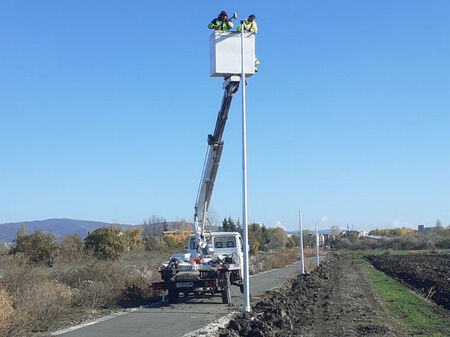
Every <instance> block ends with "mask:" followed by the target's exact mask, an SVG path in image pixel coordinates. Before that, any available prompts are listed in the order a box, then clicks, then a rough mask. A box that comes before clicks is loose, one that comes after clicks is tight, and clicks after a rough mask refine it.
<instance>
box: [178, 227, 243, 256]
mask: <svg viewBox="0 0 450 337" xmlns="http://www.w3.org/2000/svg"><path fill="white" fill-rule="evenodd" d="M207 242H208V244H209V245H211V247H213V249H214V256H215V257H218V256H221V255H232V254H233V253H236V254H237V255H238V257H239V261H240V262H242V259H243V251H242V238H241V234H239V233H238V232H211V234H210V235H207ZM186 253H188V254H190V255H191V258H195V257H197V256H198V251H197V242H196V241H195V235H194V234H192V235H189V237H188V240H187V246H186Z"/></svg>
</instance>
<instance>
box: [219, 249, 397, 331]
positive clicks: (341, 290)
mask: <svg viewBox="0 0 450 337" xmlns="http://www.w3.org/2000/svg"><path fill="white" fill-rule="evenodd" d="M377 310H378V311H377ZM382 315H384V313H382V312H381V309H379V305H378V304H377V303H376V301H375V300H374V298H373V295H372V293H371V291H370V289H369V287H368V284H367V283H366V281H365V280H363V276H362V275H361V274H360V271H359V269H358V268H357V266H356V265H353V261H352V259H351V257H348V256H331V257H330V258H329V260H328V261H326V262H324V263H323V264H322V265H321V266H320V267H319V268H317V269H315V270H314V271H313V272H311V273H310V274H306V275H298V276H297V277H296V278H295V279H293V280H292V281H291V283H290V284H289V286H287V287H286V288H283V289H280V290H278V291H271V292H269V293H267V295H266V296H265V298H264V299H262V300H261V301H259V302H258V303H256V304H254V305H253V312H251V313H246V314H241V315H239V316H238V317H236V318H234V319H232V320H231V321H230V323H229V325H228V327H227V329H222V330H220V331H219V336H221V337H225V336H251V337H263V336H264V337H272V336H273V337H278V336H283V337H285V336H394V335H395V336H399V334H393V333H392V330H391V328H390V327H389V325H388V324H387V323H386V319H384V318H381V316H382Z"/></svg>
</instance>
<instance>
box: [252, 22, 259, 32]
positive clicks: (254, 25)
mask: <svg viewBox="0 0 450 337" xmlns="http://www.w3.org/2000/svg"><path fill="white" fill-rule="evenodd" d="M251 32H252V33H255V34H256V33H258V26H257V25H256V22H253V28H252V29H251Z"/></svg>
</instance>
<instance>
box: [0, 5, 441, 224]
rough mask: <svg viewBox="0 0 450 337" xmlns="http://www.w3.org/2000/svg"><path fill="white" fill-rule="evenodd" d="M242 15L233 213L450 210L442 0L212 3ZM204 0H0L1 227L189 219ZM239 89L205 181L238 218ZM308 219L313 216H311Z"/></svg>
mask: <svg viewBox="0 0 450 337" xmlns="http://www.w3.org/2000/svg"><path fill="white" fill-rule="evenodd" d="M222 3H223V4H224V6H225V7H224V8H223V9H225V10H227V11H228V12H229V13H231V12H232V11H237V12H238V14H239V16H240V17H243V16H246V15H248V14H250V13H255V14H256V19H257V22H258V26H259V34H258V36H257V45H256V48H257V56H258V57H259V59H260V60H261V66H260V72H259V73H258V74H257V76H254V77H253V78H251V79H250V80H249V85H248V90H247V100H248V151H249V153H248V160H249V220H250V221H258V222H263V223H265V224H266V225H269V226H274V225H276V224H281V225H282V226H284V227H285V228H286V229H295V228H297V211H298V209H299V208H302V209H303V212H304V219H305V222H306V225H307V226H311V225H312V224H313V223H315V222H320V226H321V227H322V228H326V227H328V226H329V225H331V224H334V225H340V226H342V227H343V226H345V225H346V224H350V225H351V224H353V225H355V227H358V228H372V227H375V226H378V227H389V226H392V225H407V226H413V225H414V226H415V225H416V224H419V223H420V224H425V225H434V224H435V222H436V219H440V220H441V221H442V223H443V224H444V225H448V224H450V43H449V36H450V21H449V17H450V2H449V1H447V0H433V1H424V0H423V1H413V0H410V1H388V0H384V1H380V0H377V1H359V0H353V1H351V0H348V1H335V0H327V1H312V0H310V1H278V2H276V3H275V2H274V1H257V2H256V1H255V2H253V3H254V4H253V5H250V4H249V2H245V4H243V3H244V2H243V1H227V2H222ZM221 9H222V6H221V5H219V2H217V1H214V2H213V1H195V2H192V1H190V2H188V1H166V2H151V1H79V0H77V1H75V0H74V1H68V0H67V1H56V0H55V1H44V0H43V1H18V0H3V1H1V2H0V158H1V164H0V223H2V222H10V221H22V220H34V219H45V218H53V217H67V218H75V219H91V220H103V221H116V222H120V223H133V224H137V223H141V222H142V220H143V219H144V218H146V217H149V216H151V215H153V214H155V215H159V216H164V217H166V218H167V219H168V220H173V219H177V218H178V219H180V218H186V219H188V220H192V218H193V206H194V201H195V196H196V193H197V187H198V182H199V179H200V173H201V168H202V164H203V158H204V154H205V150H206V136H207V134H208V133H211V132H212V130H213V127H214V123H215V119H216V114H217V111H218V108H219V105H220V100H221V96H222V90H221V86H222V83H221V80H220V79H217V78H210V77H209V49H208V48H209V35H210V32H209V31H208V29H207V27H206V26H207V24H208V22H209V20H211V19H212V18H213V17H214V16H215V15H217V13H218V12H219V11H220V10H221ZM240 113H241V112H240V94H237V95H236V97H235V100H234V102H233V104H232V108H231V110H230V118H229V121H228V125H227V129H226V130H225V135H224V140H225V149H224V154H223V157H222V164H221V167H220V169H219V174H218V179H217V183H216V187H215V190H214V194H213V200H212V208H213V209H214V213H215V215H216V217H217V218H219V219H220V218H222V217H224V216H229V215H230V216H232V217H235V218H236V217H240V215H241V152H240V151H241V147H240V141H241V133H240V132H241V124H240V123H241V122H240ZM321 219H322V220H321Z"/></svg>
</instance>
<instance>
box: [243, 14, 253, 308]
mask: <svg viewBox="0 0 450 337" xmlns="http://www.w3.org/2000/svg"><path fill="white" fill-rule="evenodd" d="M244 30H245V27H244V21H241V88H242V194H243V196H242V213H243V214H242V218H243V224H242V226H243V228H242V232H243V236H244V237H243V241H244V275H243V276H244V303H243V306H242V312H250V311H252V308H251V307H250V289H249V288H250V285H249V279H250V277H249V272H248V223H247V215H248V214H247V116H246V104H245V69H244Z"/></svg>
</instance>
